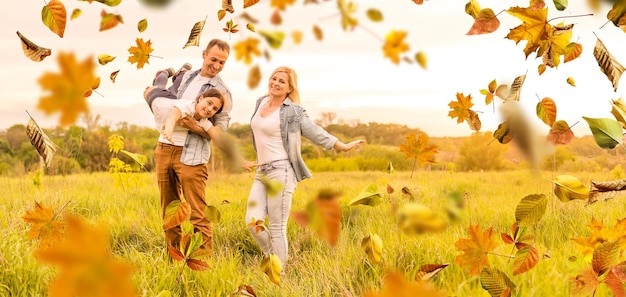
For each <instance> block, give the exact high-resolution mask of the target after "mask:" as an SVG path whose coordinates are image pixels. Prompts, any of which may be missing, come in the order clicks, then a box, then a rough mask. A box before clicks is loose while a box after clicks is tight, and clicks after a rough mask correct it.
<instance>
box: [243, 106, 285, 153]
mask: <svg viewBox="0 0 626 297" xmlns="http://www.w3.org/2000/svg"><path fill="white" fill-rule="evenodd" d="M268 101H269V97H268V98H266V99H264V100H263V102H262V103H261V105H259V109H258V110H257V112H256V113H255V114H254V116H253V117H252V120H251V121H250V127H251V128H252V132H253V133H254V141H255V144H256V154H257V162H258V163H259V164H265V163H269V162H272V161H276V160H287V159H288V156H287V150H285V146H284V145H283V139H282V137H281V136H280V108H279V109H276V110H274V111H273V112H272V113H270V114H269V115H267V116H266V117H262V116H261V109H262V108H263V106H264V105H265V104H267V102H268Z"/></svg>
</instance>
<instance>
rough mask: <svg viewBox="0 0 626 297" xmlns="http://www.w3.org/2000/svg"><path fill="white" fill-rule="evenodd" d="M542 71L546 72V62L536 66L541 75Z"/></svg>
mask: <svg viewBox="0 0 626 297" xmlns="http://www.w3.org/2000/svg"><path fill="white" fill-rule="evenodd" d="M544 72H546V64H539V66H537V73H539V75H542V74H543V73H544Z"/></svg>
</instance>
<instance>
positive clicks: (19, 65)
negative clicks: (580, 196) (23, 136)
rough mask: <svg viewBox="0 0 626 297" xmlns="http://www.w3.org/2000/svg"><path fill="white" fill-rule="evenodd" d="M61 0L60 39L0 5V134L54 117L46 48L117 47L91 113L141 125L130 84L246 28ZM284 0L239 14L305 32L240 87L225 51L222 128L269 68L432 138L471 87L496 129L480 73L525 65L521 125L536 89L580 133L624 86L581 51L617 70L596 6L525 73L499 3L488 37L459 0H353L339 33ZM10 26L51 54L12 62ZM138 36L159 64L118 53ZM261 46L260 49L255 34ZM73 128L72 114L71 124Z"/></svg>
mask: <svg viewBox="0 0 626 297" xmlns="http://www.w3.org/2000/svg"><path fill="white" fill-rule="evenodd" d="M62 2H63V3H64V4H65V7H66V9H67V11H68V15H69V14H71V11H72V10H73V9H74V8H80V9H81V10H83V14H82V16H80V17H79V18H78V19H76V20H72V21H70V20H68V24H67V27H66V31H65V37H64V38H59V37H58V36H57V35H56V34H54V33H52V32H51V31H50V30H49V29H48V28H47V27H45V25H43V23H42V21H41V8H42V6H43V5H44V2H43V1H30V0H29V1H14V2H12V5H11V7H12V8H10V9H3V10H0V17H1V18H2V20H3V24H4V25H3V26H1V29H0V30H2V31H0V48H2V51H3V53H2V55H0V86H1V87H2V90H3V91H2V92H1V93H0V101H1V102H2V105H1V106H2V107H1V108H0V129H6V128H8V127H10V126H11V125H13V124H16V123H22V124H26V122H27V120H28V116H27V114H26V112H25V110H28V111H29V112H30V113H31V114H32V115H33V117H34V118H35V120H36V121H37V122H38V123H40V125H41V126H43V127H54V126H56V124H57V123H58V115H52V116H46V115H44V114H43V113H41V112H40V111H38V110H37V109H36V106H37V102H38V100H39V98H40V97H41V96H43V95H44V94H45V93H43V91H42V90H41V88H40V86H39V85H38V83H37V80H38V78H39V77H40V76H41V75H42V74H43V73H44V72H45V71H53V72H58V71H59V68H58V65H57V61H56V55H57V54H58V53H59V52H62V51H63V52H74V53H75V54H76V56H77V57H78V58H79V59H81V60H82V59H85V58H87V57H93V58H94V59H95V58H96V56H97V55H98V54H103V53H105V54H109V55H112V56H117V58H116V60H115V61H113V62H111V63H109V64H107V65H105V66H101V65H98V70H97V71H98V74H99V75H100V76H101V77H102V83H101V85H100V87H99V88H98V92H99V93H101V94H102V95H103V97H101V96H100V95H98V94H94V95H92V96H91V97H90V98H89V99H88V101H89V105H90V110H91V113H92V114H99V115H101V117H102V118H103V122H104V123H108V124H111V125H113V126H114V125H115V124H117V123H119V122H123V121H124V122H128V123H131V124H138V125H142V126H150V127H152V126H153V125H154V124H153V123H154V121H153V118H152V114H151V113H150V111H149V109H148V107H147V106H146V105H145V103H144V101H143V98H142V92H143V90H144V88H145V87H146V86H147V85H148V84H150V83H151V81H152V78H153V77H154V73H155V72H156V71H157V70H159V69H163V68H167V67H174V68H176V69H178V68H179V67H180V66H181V65H182V64H183V63H184V62H190V63H191V64H192V65H193V66H194V69H195V68H198V67H200V66H201V62H202V61H201V55H202V49H203V48H204V46H206V43H207V42H208V41H209V40H210V39H211V38H221V39H224V40H226V41H228V42H229V43H230V44H231V46H232V45H234V44H235V43H236V42H237V41H239V40H241V39H242V38H247V37H249V36H255V34H256V33H252V32H249V31H247V30H246V29H245V21H244V20H239V28H240V31H239V33H236V34H232V35H229V34H228V33H225V32H223V31H222V30H221V28H222V27H223V25H224V22H225V21H227V20H228V19H230V18H234V17H237V16H238V15H239V14H240V13H241V12H243V8H242V7H243V4H242V3H243V0H233V4H234V6H235V9H236V11H235V14H234V15H227V16H226V17H225V18H224V19H223V20H222V21H221V22H219V21H218V20H217V18H216V12H217V10H218V9H220V3H221V1H217V0H174V1H173V2H172V4H170V5H169V6H168V7H167V8H165V9H153V8H148V7H146V6H144V5H143V4H141V3H140V2H139V1H138V0H123V1H122V3H121V4H120V5H119V6H116V7H108V6H105V5H103V4H101V3H98V2H95V1H94V2H93V3H91V4H90V3H88V2H81V1H77V0H72V1H70V0H65V1H62ZM297 2H298V3H297V4H296V5H295V6H290V7H288V8H287V10H286V12H285V13H283V20H284V23H283V25H282V26H280V27H274V26H272V25H270V24H269V17H270V14H271V12H272V10H271V9H270V8H269V3H270V0H261V1H260V2H259V3H258V4H256V5H255V6H253V7H251V8H249V9H246V11H247V12H248V14H250V15H252V16H253V17H255V18H256V19H258V20H259V21H260V22H259V23H258V24H256V25H255V26H256V28H257V29H265V30H273V29H278V30H282V31H285V32H287V33H288V34H289V33H290V32H291V31H292V30H301V31H303V32H304V38H303V41H302V43H301V44H300V45H294V44H293V42H292V40H291V39H290V38H289V37H287V38H286V39H285V41H284V43H283V46H282V48H281V49H280V50H270V53H271V57H272V58H271V60H270V61H267V60H265V59H264V58H257V59H256V60H255V62H254V63H253V64H256V63H258V64H260V66H261V70H262V73H263V79H262V82H261V84H260V86H259V87H258V88H257V89H254V90H249V89H248V87H247V85H246V79H247V73H248V68H249V66H248V65H245V64H243V63H242V62H241V61H236V60H235V55H234V52H231V56H230V58H229V59H228V62H227V64H226V67H225V69H224V70H223V71H222V74H221V75H222V78H223V79H224V80H225V81H226V83H227V84H228V85H229V87H230V89H231V91H232V93H233V98H234V108H233V112H232V121H231V123H232V122H239V123H248V122H249V119H250V116H251V115H252V109H253V107H254V101H255V100H256V98H258V97H259V96H261V95H263V94H265V93H266V90H267V87H266V85H267V76H268V75H269V74H270V73H271V71H272V70H273V69H274V68H275V67H277V66H281V65H287V66H290V67H292V68H294V69H295V70H296V71H297V72H298V75H299V85H300V93H301V98H302V105H303V106H304V107H305V108H306V109H307V111H308V112H309V114H310V116H311V117H312V118H314V119H315V118H317V117H318V116H319V113H321V112H335V113H336V114H337V116H338V118H342V119H345V120H352V119H358V120H359V121H360V122H362V123H368V122H381V123H399V124H405V125H408V126H409V127H414V128H420V129H422V130H423V131H425V132H426V133H428V134H429V135H431V136H446V135H448V136H460V135H469V134H470V133H471V132H472V131H471V130H470V129H469V127H468V126H467V124H465V123H463V124H458V125H457V123H456V119H454V120H453V119H451V118H449V117H448V116H447V114H448V110H449V108H448V103H449V102H450V101H451V100H455V94H456V93H457V92H461V93H464V94H466V95H467V94H470V93H471V94H472V96H473V97H474V98H475V99H474V103H475V106H474V108H473V109H474V110H476V111H479V112H482V113H480V117H481V120H482V121H483V126H482V127H483V128H482V131H487V130H490V131H493V130H495V129H496V128H497V125H498V123H499V122H500V120H499V119H498V116H497V115H496V114H494V113H493V111H492V107H491V106H485V104H484V96H482V95H480V93H479V90H480V89H482V88H486V87H487V84H488V83H489V82H490V81H491V80H493V79H497V81H498V83H502V84H510V83H512V81H513V79H514V78H515V77H516V76H519V75H522V74H524V73H526V72H528V75H527V79H526V83H525V84H524V87H523V89H522V96H521V102H522V104H523V105H524V107H525V108H526V109H527V110H528V112H529V113H531V115H532V116H533V120H536V121H539V120H538V119H535V118H536V117H534V109H535V105H536V103H537V102H538V101H537V100H538V99H537V96H539V97H540V98H543V97H551V98H553V99H554V100H555V102H556V103H557V106H558V114H557V119H559V120H566V121H567V122H568V123H569V124H570V125H572V124H573V123H575V122H578V121H581V122H580V123H579V124H577V125H576V126H575V127H574V128H573V130H574V133H575V134H576V135H578V136H580V135H582V134H590V132H589V128H588V126H587V125H586V123H585V122H584V121H583V120H582V116H587V117H609V118H612V116H611V114H610V104H609V101H610V100H611V99H617V98H619V97H620V96H622V95H623V91H622V90H623V89H624V87H622V88H620V89H618V92H614V91H613V87H612V86H611V83H610V82H609V81H608V80H607V78H606V76H604V75H603V74H602V73H601V72H600V70H599V67H598V65H597V63H596V61H595V59H594V57H593V47H594V45H595V42H596V37H595V36H594V34H593V33H594V32H595V33H596V34H597V35H598V36H599V37H600V38H601V39H602V40H603V41H604V43H605V44H606V46H607V48H608V49H609V51H611V53H612V54H613V55H614V56H615V57H616V58H617V59H618V60H619V61H621V63H622V64H625V65H626V33H624V32H622V31H621V30H620V29H618V28H616V27H615V26H613V24H608V25H606V26H605V27H604V28H603V29H599V28H600V27H601V26H602V25H603V24H604V23H605V22H606V21H607V19H606V13H607V11H608V10H609V9H610V7H608V6H604V7H602V10H600V11H598V12H595V15H594V16H591V17H577V18H566V19H563V21H564V22H565V23H567V24H569V23H574V24H575V26H574V30H573V38H572V41H577V42H578V43H581V44H583V47H584V49H583V53H582V56H581V57H580V58H579V59H577V60H575V61H572V62H570V63H567V64H561V65H560V66H559V69H558V70H556V69H548V70H547V71H546V72H545V73H544V74H543V75H542V76H539V75H538V74H537V70H536V69H537V65H538V64H539V63H540V62H541V59H535V55H534V54H531V56H530V57H529V59H528V60H526V59H525V56H524V53H523V51H522V50H523V48H524V46H525V42H522V43H520V45H517V46H516V45H515V42H513V41H511V40H508V39H505V38H504V37H505V36H506V35H507V34H508V32H509V29H511V28H514V27H515V26H517V25H519V24H520V21H519V20H518V19H517V18H515V17H513V16H511V15H509V14H508V13H506V12H503V13H501V14H500V15H499V16H498V17H499V19H500V21H501V26H500V28H499V29H498V30H497V31H496V32H494V33H491V34H487V35H480V36H466V35H465V33H466V32H467V31H468V30H469V28H470V27H471V26H472V23H473V19H472V18H471V17H470V16H469V15H467V14H465V12H464V6H465V3H466V1H465V0H430V1H425V3H424V4H423V5H416V4H414V3H413V1H410V0H393V1H390V0H387V1H373V0H370V1H366V0H361V1H354V2H357V3H358V7H359V10H358V12H357V14H356V16H357V17H358V19H359V21H360V24H361V26H362V27H364V28H360V27H357V28H356V29H355V30H354V31H352V32H345V31H343V30H342V29H341V25H340V17H339V14H338V11H337V9H336V3H335V1H328V2H323V1H321V3H320V4H319V5H314V4H311V5H303V4H302V3H303V1H302V0H298V1H297ZM574 2H575V3H574ZM479 3H480V4H481V5H482V6H483V7H489V8H492V9H493V10H494V11H495V12H496V13H497V12H498V11H501V10H503V9H507V8H509V7H511V6H515V5H519V6H527V5H528V1H527V0H526V1H517V0H515V1H505V0H491V1H487V0H483V1H479ZM546 3H547V5H548V8H549V18H552V17H555V16H568V15H579V14H587V13H591V12H593V11H592V10H591V9H590V8H589V7H588V6H587V5H586V1H583V0H576V1H570V7H569V8H568V9H567V10H566V11H564V12H558V11H557V10H556V9H555V8H554V6H553V4H552V1H549V0H547V1H546ZM372 7H376V8H378V9H380V10H381V11H382V13H383V16H384V21H383V22H381V23H373V22H371V21H369V20H368V19H367V17H366V16H365V11H366V10H367V9H368V8H372ZM103 9H104V10H105V11H107V12H112V13H116V14H120V15H122V17H123V19H124V24H121V25H119V26H118V27H116V28H113V29H111V30H108V31H104V32H99V31H98V28H99V22H100V12H101V11H102V10H103ZM206 16H208V20H207V24H206V26H205V28H204V30H203V32H202V35H201V40H200V43H201V46H200V47H188V48H186V49H182V46H183V45H184V44H185V42H186V41H187V38H188V36H189V32H190V30H191V28H192V27H193V24H194V23H195V22H197V21H200V20H204V19H205V17H206ZM144 18H146V19H147V20H148V29H147V30H146V31H145V32H143V33H139V32H138V30H137V22H138V21H139V20H141V19H144ZM237 21H238V19H236V18H235V22H237ZM557 22H558V21H554V22H552V24H556V23H557ZM314 24H315V25H318V26H319V27H320V28H321V29H322V30H323V32H324V40H323V41H321V42H319V41H316V40H315V39H314V37H313V35H312V33H311V32H312V30H311V29H312V27H313V25H314ZM392 29H396V30H405V31H408V32H409V34H408V37H407V42H408V43H409V45H410V48H411V50H410V52H409V53H408V56H411V57H412V56H413V55H414V53H416V52H417V51H424V52H425V53H426V54H427V56H428V69H427V70H423V69H421V68H420V67H419V66H417V65H416V64H412V65H409V64H401V65H399V66H398V65H395V64H392V63H391V62H390V61H389V60H388V59H385V58H384V57H383V53H382V50H381V47H382V45H383V42H382V40H381V39H380V38H384V37H385V35H386V34H387V33H388V32H389V31H390V30H392ZM16 31H20V33H22V34H23V35H25V36H26V37H27V38H29V39H30V40H31V41H33V42H34V43H36V44H38V45H40V46H43V47H47V48H51V49H52V56H50V57H48V58H46V59H45V60H44V61H42V62H39V63H37V62H33V61H31V60H30V59H28V58H27V57H25V56H24V54H23V52H22V48H21V45H20V41H19V38H18V37H17V35H16V33H15V32H16ZM138 37H141V38H143V39H144V40H148V39H150V40H151V41H152V43H153V48H154V52H153V53H152V54H153V55H156V56H161V57H163V59H159V58H155V57H153V58H151V59H150V64H146V66H145V67H144V68H142V69H139V70H138V69H136V67H135V65H131V64H130V63H128V62H127V58H128V51H127V49H128V48H129V47H130V46H132V45H134V44H135V38H138ZM257 37H259V38H260V36H257ZM262 47H263V48H268V47H267V45H266V44H265V43H263V44H262ZM118 69H120V70H121V71H120V73H119V75H118V77H117V80H116V82H115V83H112V82H111V81H110V80H109V79H108V77H109V74H110V73H111V72H113V71H115V70H118ZM569 76H571V77H573V78H574V79H575V81H576V85H577V87H575V88H574V87H572V86H570V85H568V84H567V83H566V79H567V78H568V77H569ZM622 81H623V80H622ZM622 84H626V83H624V82H622ZM498 103H500V102H498ZM538 123H539V124H540V125H542V124H541V123H540V122H538ZM77 124H82V122H81V121H80V120H79V122H78V123H77ZM546 131H547V130H546Z"/></svg>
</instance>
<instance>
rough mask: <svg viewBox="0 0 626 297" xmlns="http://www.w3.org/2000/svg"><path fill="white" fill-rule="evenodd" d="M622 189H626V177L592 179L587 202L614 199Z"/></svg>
mask: <svg viewBox="0 0 626 297" xmlns="http://www.w3.org/2000/svg"><path fill="white" fill-rule="evenodd" d="M622 191H626V179H622V180H613V181H607V182H597V181H591V187H590V188H589V201H588V202H587V204H591V203H594V202H597V201H606V200H609V199H612V198H614V197H615V196H616V195H617V194H619V192H622Z"/></svg>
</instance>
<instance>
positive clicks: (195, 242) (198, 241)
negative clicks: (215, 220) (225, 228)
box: [185, 231, 203, 259]
mask: <svg viewBox="0 0 626 297" xmlns="http://www.w3.org/2000/svg"><path fill="white" fill-rule="evenodd" d="M202 240H203V239H202V232H199V231H198V232H196V233H194V234H192V235H191V240H190V241H189V247H188V248H187V250H186V251H185V257H186V258H188V259H189V258H190V256H191V254H193V253H194V252H195V251H197V250H198V248H200V246H201V245H202Z"/></svg>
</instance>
